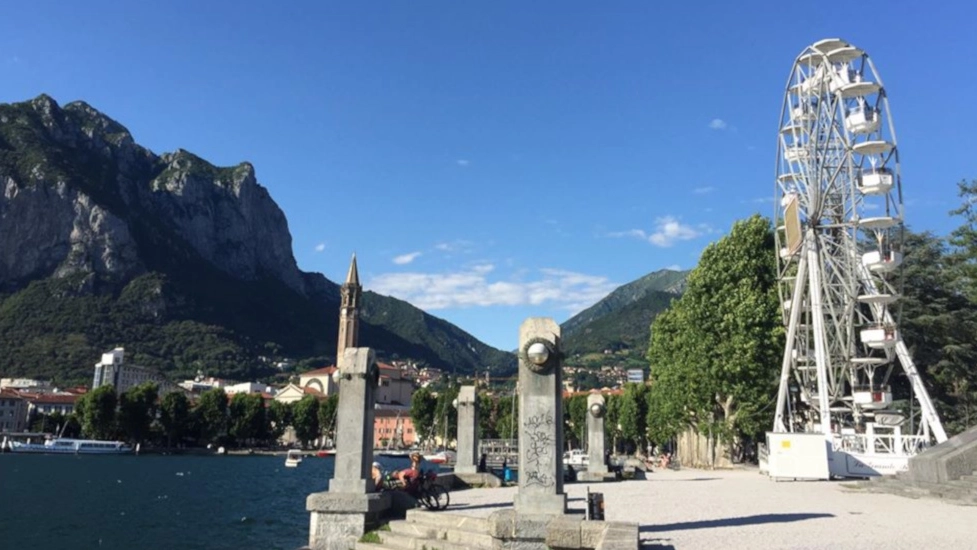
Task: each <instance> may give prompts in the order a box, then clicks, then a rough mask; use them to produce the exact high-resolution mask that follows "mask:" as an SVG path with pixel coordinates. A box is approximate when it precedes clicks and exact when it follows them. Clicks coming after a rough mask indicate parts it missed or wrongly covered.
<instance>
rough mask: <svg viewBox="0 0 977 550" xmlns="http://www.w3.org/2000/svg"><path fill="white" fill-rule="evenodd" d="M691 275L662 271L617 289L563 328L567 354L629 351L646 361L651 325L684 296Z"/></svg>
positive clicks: (563, 324) (577, 315)
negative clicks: (675, 301)
mask: <svg viewBox="0 0 977 550" xmlns="http://www.w3.org/2000/svg"><path fill="white" fill-rule="evenodd" d="M688 274H689V271H675V270H671V269H662V270H659V271H655V272H652V273H649V274H647V275H645V276H643V277H641V278H639V279H636V280H634V281H631V282H630V283H627V284H624V285H621V286H620V287H618V288H616V289H614V291H613V292H611V293H610V294H608V295H607V296H606V297H605V298H604V299H602V300H600V301H599V302H597V303H596V304H594V305H593V306H591V307H589V308H587V309H585V310H584V311H581V312H580V313H578V314H576V315H574V316H573V317H571V318H570V319H567V320H566V321H565V322H563V323H562V324H561V325H560V327H561V328H562V330H563V340H564V349H565V351H566V352H567V354H568V355H570V356H573V355H584V354H588V353H602V352H603V351H604V350H612V351H620V350H626V351H628V354H629V355H631V356H632V357H634V358H638V357H643V356H644V351H645V350H646V349H647V347H648V338H649V336H650V332H649V327H650V326H651V322H652V321H653V320H654V318H655V317H656V316H657V315H658V314H659V313H661V312H662V311H664V310H665V309H667V308H668V306H669V304H671V301H672V300H673V299H675V298H677V297H679V296H680V295H681V294H682V292H683V291H684V290H685V283H686V278H687V277H688Z"/></svg>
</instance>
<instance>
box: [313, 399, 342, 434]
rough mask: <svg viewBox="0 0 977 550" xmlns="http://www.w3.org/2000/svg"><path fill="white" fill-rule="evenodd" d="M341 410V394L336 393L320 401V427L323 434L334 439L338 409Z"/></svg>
mask: <svg viewBox="0 0 977 550" xmlns="http://www.w3.org/2000/svg"><path fill="white" fill-rule="evenodd" d="M337 410H339V394H338V393H334V394H332V395H330V396H329V397H327V398H325V399H323V400H322V401H320V402H319V412H318V414H319V429H320V430H321V431H322V435H324V436H326V437H327V438H329V439H333V438H334V437H335V433H336V411H337Z"/></svg>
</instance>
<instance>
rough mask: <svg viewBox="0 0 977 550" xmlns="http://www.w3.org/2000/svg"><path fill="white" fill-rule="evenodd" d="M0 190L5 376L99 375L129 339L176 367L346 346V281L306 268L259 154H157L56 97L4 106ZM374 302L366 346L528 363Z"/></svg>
mask: <svg viewBox="0 0 977 550" xmlns="http://www.w3.org/2000/svg"><path fill="white" fill-rule="evenodd" d="M0 187H2V189H3V195H2V197H0V373H3V374H25V373H40V374H48V375H51V376H58V377H61V378H73V379H75V378H76V379H82V378H87V377H89V376H90V370H91V367H90V365H91V364H92V363H93V362H94V361H95V360H96V359H97V357H98V356H99V354H100V353H101V352H102V351H104V350H105V349H107V348H108V347H112V346H115V345H125V346H126V347H127V348H128V351H129V352H130V353H131V354H132V355H133V359H134V360H136V361H139V362H141V363H143V364H149V365H151V366H156V367H159V368H162V369H164V370H170V371H174V373H175V374H176V373H184V372H194V371H195V370H196V368H205V369H207V368H209V369H210V370H211V371H212V372H218V373H221V372H223V373H224V374H225V375H238V376H251V375H258V374H260V373H262V372H265V371H266V369H265V367H264V364H265V361H267V360H268V358H269V356H271V357H274V356H282V355H289V356H291V357H303V356H304V357H312V356H323V357H327V356H329V355H330V354H332V353H334V352H335V345H336V342H335V340H336V324H337V321H336V315H337V311H338V286H337V285H336V284H335V283H333V282H332V281H329V280H328V279H326V278H325V277H323V276H322V275H319V274H314V273H303V272H301V271H300V270H299V269H298V266H297V264H296V262H295V259H294V257H293V256H292V239H291V235H290V233H289V230H288V222H287V220H286V219H285V215H284V213H283V212H282V211H281V209H280V208H279V207H278V205H277V204H275V202H274V200H273V199H272V198H271V196H270V195H269V193H268V191H267V189H265V188H264V187H262V186H261V185H260V184H259V183H258V181H257V179H256V177H255V171H254V167H253V166H251V164H249V163H242V164H239V165H237V166H234V167H229V168H219V167H215V166H213V165H211V164H210V163H208V162H207V161H205V160H203V159H201V158H199V157H197V156H195V155H193V154H191V153H189V152H187V151H183V150H177V151H176V152H173V153H166V154H162V155H156V154H154V153H153V152H151V151H149V150H148V149H145V148H143V147H141V146H139V145H138V144H136V143H135V141H134V140H133V138H132V136H131V135H130V133H129V131H128V130H126V128H125V127H123V126H122V125H121V124H119V123H118V122H115V121H114V120H112V119H110V118H109V117H107V116H105V115H104V114H102V113H100V112H99V111H97V110H95V109H93V108H92V107H90V106H89V105H87V104H85V103H83V102H73V103H69V104H67V105H65V106H64V107H59V106H58V104H57V103H56V102H55V101H54V100H53V99H51V98H50V97H48V96H44V95H42V96H39V97H37V98H35V99H34V100H32V101H29V102H25V103H16V104H0ZM365 302H366V305H367V306H368V307H366V308H365V309H366V310H368V311H369V313H367V312H366V311H365V312H364V316H363V324H364V327H363V331H362V334H363V341H362V342H361V345H368V346H371V347H375V348H377V349H378V351H380V352H381V353H387V354H391V355H393V354H396V355H400V356H402V357H409V358H414V359H419V360H422V361H425V362H427V363H429V364H431V365H433V366H438V367H442V368H448V369H452V370H458V371H460V372H466V371H470V370H472V369H474V368H484V366H486V365H493V366H496V367H497V368H499V369H510V368H512V366H513V365H514V359H513V358H512V357H511V355H510V354H505V353H504V352H501V351H499V350H495V349H494V348H490V347H488V346H486V345H485V344H482V343H481V342H478V341H477V340H475V339H474V338H473V337H471V336H470V335H468V334H466V333H464V332H463V331H461V330H460V329H457V328H456V327H453V326H451V325H450V324H448V323H446V322H445V321H442V320H440V319H436V318H433V317H431V316H429V315H427V314H426V313H424V312H421V311H420V310H417V309H416V308H413V307H412V306H409V305H408V304H404V303H403V302H400V301H397V300H393V299H392V298H387V297H383V296H379V295H372V296H370V297H369V298H367V299H366V300H365ZM391 312H396V313H395V314H392V313H391ZM370 315H374V316H376V317H377V319H378V322H377V323H375V324H373V323H371V320H370ZM418 325H419V326H425V325H428V326H431V327H435V328H436V330H433V331H432V330H418V329H417V326H418ZM434 333H437V334H434ZM446 335H449V336H446ZM52 362H54V363H56V365H54V366H52Z"/></svg>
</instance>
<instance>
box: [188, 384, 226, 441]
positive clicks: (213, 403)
mask: <svg viewBox="0 0 977 550" xmlns="http://www.w3.org/2000/svg"><path fill="white" fill-rule="evenodd" d="M193 416H194V420H195V422H196V423H197V425H198V432H199V434H200V436H201V437H202V438H203V439H205V440H206V441H209V442H210V441H214V440H218V441H220V440H223V439H224V437H226V435H227V428H228V419H227V394H226V393H225V392H224V390H223V388H214V389H210V390H207V391H205V392H203V393H202V394H200V397H199V398H198V399H197V405H196V406H195V407H194V408H193Z"/></svg>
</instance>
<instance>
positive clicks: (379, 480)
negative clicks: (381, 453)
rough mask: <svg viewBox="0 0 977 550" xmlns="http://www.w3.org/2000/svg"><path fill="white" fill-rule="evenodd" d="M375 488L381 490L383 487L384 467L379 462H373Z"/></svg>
mask: <svg viewBox="0 0 977 550" xmlns="http://www.w3.org/2000/svg"><path fill="white" fill-rule="evenodd" d="M372 477H373V490H374V491H377V492H379V491H380V490H381V489H383V467H382V466H381V465H380V463H379V462H374V463H373V474H372Z"/></svg>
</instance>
